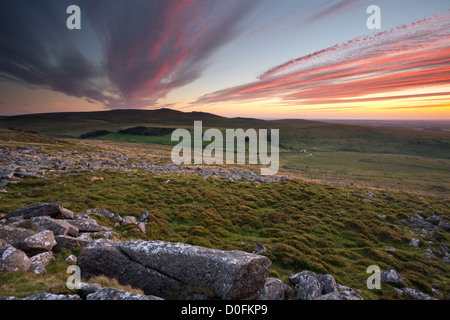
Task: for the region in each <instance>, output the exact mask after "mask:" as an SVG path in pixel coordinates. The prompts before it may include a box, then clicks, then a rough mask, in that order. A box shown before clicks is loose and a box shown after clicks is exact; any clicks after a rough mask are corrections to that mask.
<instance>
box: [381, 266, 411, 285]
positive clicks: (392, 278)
mask: <svg viewBox="0 0 450 320" xmlns="http://www.w3.org/2000/svg"><path fill="white" fill-rule="evenodd" d="M380 280H381V282H386V283H392V284H398V285H403V286H405V287H406V286H407V284H406V282H405V280H403V278H402V277H401V276H400V274H399V273H398V272H397V271H395V270H388V271H383V272H381V274H380Z"/></svg>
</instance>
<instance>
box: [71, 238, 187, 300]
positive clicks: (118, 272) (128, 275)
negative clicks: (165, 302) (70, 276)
mask: <svg viewBox="0 0 450 320" xmlns="http://www.w3.org/2000/svg"><path fill="white" fill-rule="evenodd" d="M77 265H78V266H79V267H80V270H81V276H82V277H83V278H87V279H89V278H91V277H94V276H98V275H105V276H107V277H108V278H115V279H117V280H118V281H119V283H121V284H129V285H131V286H132V287H134V288H140V289H142V290H143V291H144V293H145V294H153V295H156V296H160V297H177V296H176V295H177V293H178V292H179V287H180V286H181V283H180V282H179V281H177V280H175V279H173V278H170V277H169V276H167V275H164V274H161V273H159V272H157V271H155V270H152V269H150V268H146V267H144V266H143V265H141V264H139V263H138V262H136V261H134V260H132V259H131V258H130V257H129V256H127V255H126V254H125V253H124V252H122V250H120V248H119V242H116V241H113V240H107V239H98V240H94V241H92V242H91V243H89V244H88V245H87V246H86V247H85V248H84V249H83V250H82V251H81V252H80V254H79V255H78V258H77Z"/></svg>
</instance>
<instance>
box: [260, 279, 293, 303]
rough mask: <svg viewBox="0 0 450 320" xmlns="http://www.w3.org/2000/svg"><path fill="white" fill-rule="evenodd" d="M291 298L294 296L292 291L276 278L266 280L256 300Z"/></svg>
mask: <svg viewBox="0 0 450 320" xmlns="http://www.w3.org/2000/svg"><path fill="white" fill-rule="evenodd" d="M291 296H294V290H292V288H291V287H289V286H288V285H287V284H285V283H284V282H283V281H281V280H280V279H276V278H267V280H266V283H265V284H264V287H263V288H262V289H261V290H259V291H258V300H285V299H286V298H287V297H291Z"/></svg>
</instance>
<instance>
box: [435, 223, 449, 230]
mask: <svg viewBox="0 0 450 320" xmlns="http://www.w3.org/2000/svg"><path fill="white" fill-rule="evenodd" d="M438 228H440V229H442V230H445V231H450V223H448V222H444V221H441V222H439V224H438Z"/></svg>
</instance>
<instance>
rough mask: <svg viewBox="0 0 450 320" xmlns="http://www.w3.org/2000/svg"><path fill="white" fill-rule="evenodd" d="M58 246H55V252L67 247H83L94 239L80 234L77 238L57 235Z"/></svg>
mask: <svg viewBox="0 0 450 320" xmlns="http://www.w3.org/2000/svg"><path fill="white" fill-rule="evenodd" d="M55 240H56V246H55V247H54V248H53V251H55V252H61V251H63V250H66V249H70V250H71V249H75V248H83V247H85V246H87V245H88V244H89V242H91V241H92V239H91V238H90V237H89V238H86V237H83V236H79V237H77V238H74V237H70V236H56V237H55Z"/></svg>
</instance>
